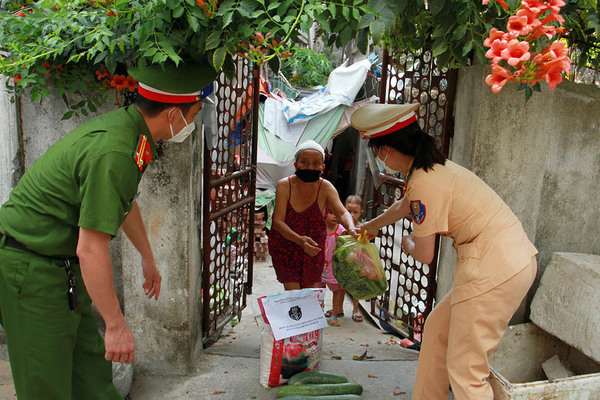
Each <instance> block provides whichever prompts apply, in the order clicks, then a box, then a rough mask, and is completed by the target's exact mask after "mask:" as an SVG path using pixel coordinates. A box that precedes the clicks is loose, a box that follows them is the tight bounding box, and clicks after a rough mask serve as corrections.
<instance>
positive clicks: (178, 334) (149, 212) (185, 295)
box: [123, 135, 202, 375]
mask: <svg viewBox="0 0 600 400" xmlns="http://www.w3.org/2000/svg"><path fill="white" fill-rule="evenodd" d="M201 143H202V141H201V140H200V139H199V138H198V137H197V135H192V137H191V138H190V139H188V140H186V141H185V142H184V143H180V144H177V143H175V144H165V145H162V146H161V148H162V152H163V155H162V156H160V157H159V158H158V159H157V160H154V161H153V162H152V163H151V164H150V165H149V166H148V169H147V170H146V172H145V173H144V178H143V179H142V182H141V184H140V187H139V191H140V197H139V198H138V201H139V204H140V209H141V212H142V215H143V217H144V224H145V226H146V229H147V233H148V238H149V240H150V243H151V245H152V248H153V250H154V256H155V260H156V264H157V265H158V266H159V269H160V270H161V273H162V276H163V281H162V287H161V295H160V297H159V300H158V301H155V300H149V299H148V298H147V297H146V296H145V295H144V292H143V290H142V284H143V282H144V278H143V275H142V270H141V263H140V256H139V254H138V252H137V250H135V248H134V247H133V245H132V244H131V242H130V241H129V240H127V239H125V240H123V270H124V271H127V272H126V273H125V274H123V282H124V294H125V316H126V318H127V322H128V324H129V327H130V329H131V331H132V333H133V335H134V337H135V340H136V348H137V350H136V361H135V366H136V369H138V370H140V371H143V372H146V373H151V374H159V375H169V374H178V375H184V374H186V373H187V372H189V368H190V367H191V362H192V360H193V358H194V355H195V354H196V353H197V350H198V346H199V340H200V334H201V330H200V319H201V317H200V312H201V309H200V266H201V257H200V239H199V235H200V214H201V208H200V207H201V203H200V199H201V195H200V193H201V192H200V185H199V184H198V182H200V180H199V176H198V174H199V173H200V171H201V168H200V167H199V165H198V164H199V161H200V160H201V157H200V155H201V146H200V144H201ZM194 199H195V200H194Z"/></svg>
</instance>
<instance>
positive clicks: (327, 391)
mask: <svg viewBox="0 0 600 400" xmlns="http://www.w3.org/2000/svg"><path fill="white" fill-rule="evenodd" d="M362 391H363V388H362V386H361V385H360V384H358V383H324V384H321V385H319V384H308V385H292V386H289V385H288V386H284V387H282V388H281V389H279V391H277V398H281V397H286V396H292V395H304V396H326V395H332V394H361V393H362Z"/></svg>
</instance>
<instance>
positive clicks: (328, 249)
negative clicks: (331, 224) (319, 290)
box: [321, 224, 346, 284]
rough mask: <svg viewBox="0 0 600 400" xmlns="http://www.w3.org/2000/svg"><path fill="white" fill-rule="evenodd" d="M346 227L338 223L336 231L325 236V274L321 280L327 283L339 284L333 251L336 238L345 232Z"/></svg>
mask: <svg viewBox="0 0 600 400" xmlns="http://www.w3.org/2000/svg"><path fill="white" fill-rule="evenodd" d="M345 231H346V229H345V228H344V227H343V226H342V225H340V224H338V226H337V228H336V229H335V232H333V233H328V234H327V237H326V238H325V250H324V254H323V256H324V258H325V266H324V267H323V275H321V282H325V283H333V284H337V283H338V282H337V280H335V277H334V276H333V263H332V262H331V260H332V259H333V251H334V250H335V239H336V238H337V237H338V236H340V235H341V234H342V233H344V232H345Z"/></svg>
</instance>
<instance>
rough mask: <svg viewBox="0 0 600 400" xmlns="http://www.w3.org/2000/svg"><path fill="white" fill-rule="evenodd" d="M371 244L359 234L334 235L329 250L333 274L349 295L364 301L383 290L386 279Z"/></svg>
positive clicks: (385, 288) (385, 287)
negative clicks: (332, 249) (331, 251)
mask: <svg viewBox="0 0 600 400" xmlns="http://www.w3.org/2000/svg"><path fill="white" fill-rule="evenodd" d="M377 253H378V252H377V248H376V247H375V245H374V244H372V243H371V242H369V240H368V239H367V238H366V237H365V236H363V235H359V236H358V239H355V238H354V236H352V235H342V236H338V237H337V239H336V241H335V250H334V251H333V276H335V279H336V280H337V281H338V283H339V284H340V286H341V287H343V288H344V289H346V290H347V291H348V292H349V293H350V294H351V295H352V297H354V298H356V299H359V300H368V299H371V298H373V297H377V296H381V295H382V294H383V293H385V291H386V290H387V279H386V278H385V272H384V270H383V266H382V265H381V259H380V258H379V254H377Z"/></svg>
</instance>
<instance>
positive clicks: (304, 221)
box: [269, 178, 327, 288]
mask: <svg viewBox="0 0 600 400" xmlns="http://www.w3.org/2000/svg"><path fill="white" fill-rule="evenodd" d="M288 181H289V178H288ZM322 183H323V180H322V179H321V182H320V183H319V189H318V190H317V197H316V198H315V201H314V202H313V203H312V204H311V205H310V206H309V207H308V208H307V209H305V210H304V211H302V212H297V211H296V210H294V208H293V207H292V204H291V200H292V184H291V182H290V196H289V199H288V203H287V207H286V210H285V219H284V222H285V223H286V224H287V225H288V226H289V227H290V228H291V229H292V230H293V231H294V232H296V233H297V234H298V235H300V236H310V237H311V238H312V239H313V240H314V241H315V242H316V243H317V245H318V246H319V247H320V248H321V249H324V247H325V238H326V236H327V226H326V224H325V218H324V217H323V213H322V212H321V210H320V209H319V202H318V199H319V191H320V190H321V184H322ZM269 254H270V255H271V259H272V261H273V268H274V269H275V273H276V274H277V280H278V281H279V282H281V283H285V282H299V283H300V287H301V288H305V287H311V286H312V285H314V284H315V283H317V282H320V281H321V274H322V273H323V261H324V258H323V255H324V251H323V250H321V251H320V252H319V253H318V254H317V255H316V256H314V257H311V256H309V255H308V254H306V252H305V251H304V250H302V247H300V246H299V245H297V244H296V243H294V242H291V241H289V240H287V239H286V238H284V237H283V235H282V234H281V233H279V232H277V231H276V230H275V229H271V231H270V232H269Z"/></svg>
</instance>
